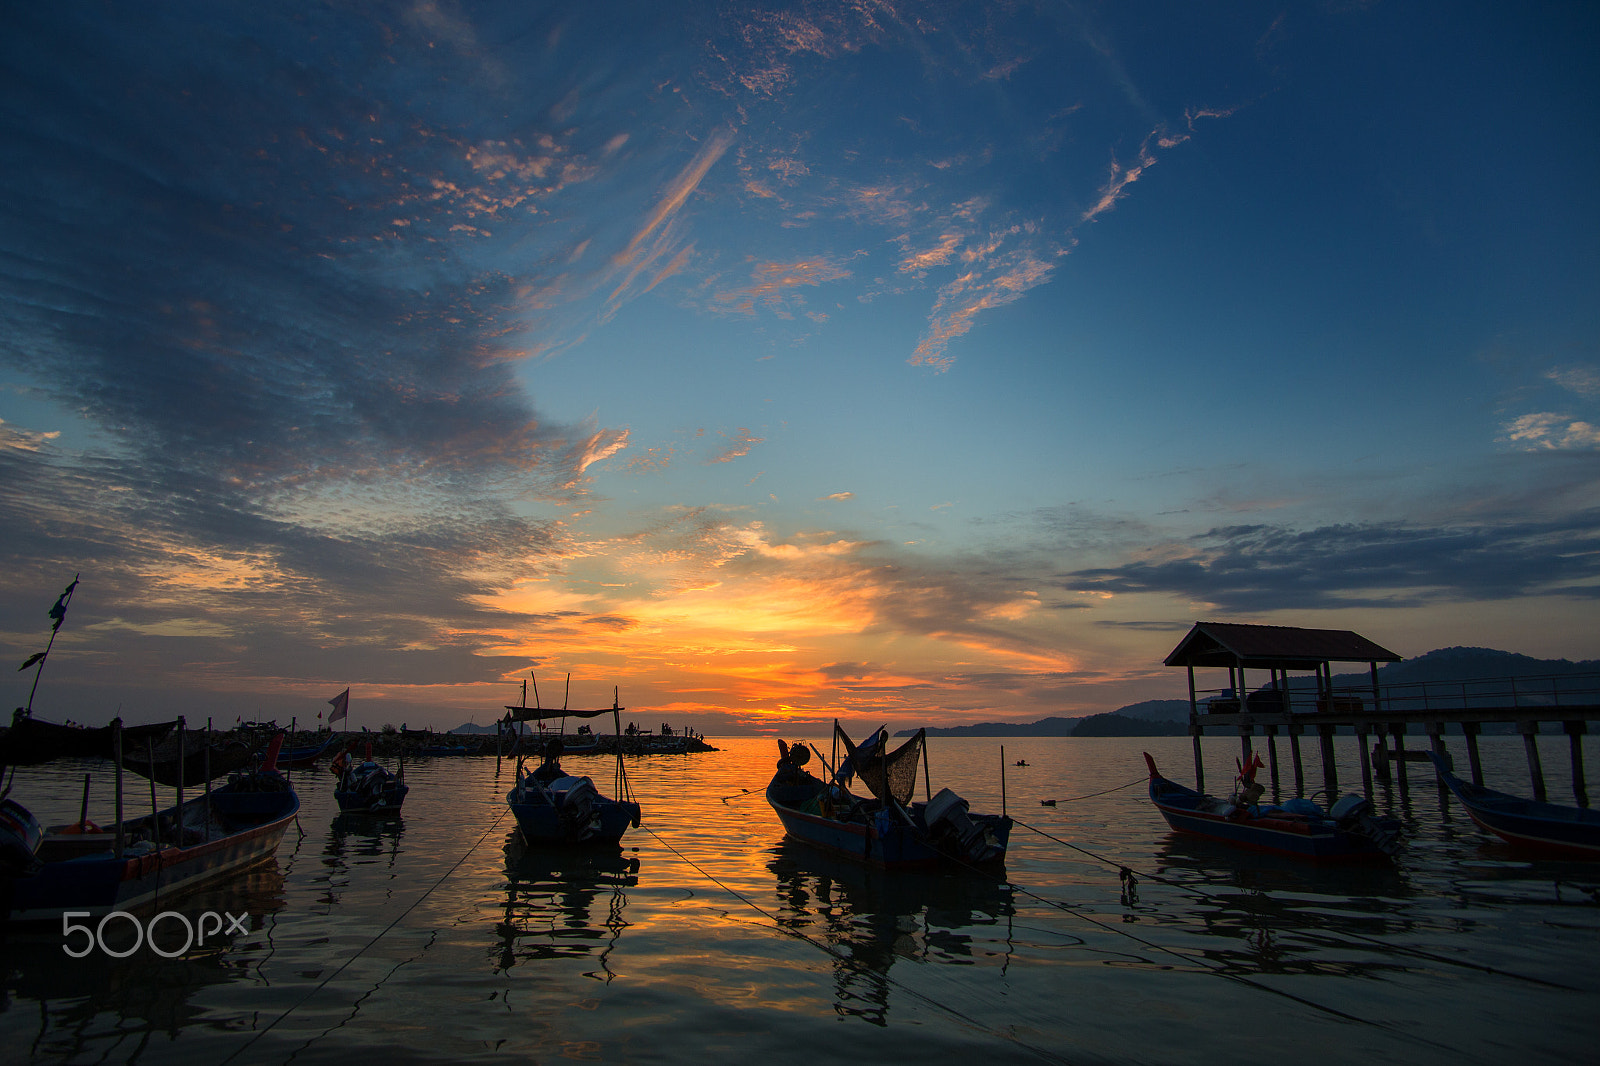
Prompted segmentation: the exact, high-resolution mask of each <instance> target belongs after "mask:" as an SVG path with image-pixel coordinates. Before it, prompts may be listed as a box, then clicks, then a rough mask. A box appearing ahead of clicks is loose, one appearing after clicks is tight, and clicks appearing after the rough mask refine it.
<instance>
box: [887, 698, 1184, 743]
mask: <svg viewBox="0 0 1600 1066" xmlns="http://www.w3.org/2000/svg"><path fill="white" fill-rule="evenodd" d="M1184 706H1185V707H1188V706H1189V705H1188V704H1187V703H1185V704H1184ZM1081 721H1083V719H1082V718H1041V719H1040V720H1039V721H1037V722H1026V723H1024V722H979V723H978V724H977V725H956V726H948V727H946V728H943V729H940V728H934V727H929V729H928V735H929V736H930V737H1070V736H1071V735H1072V731H1073V730H1074V729H1075V728H1077V725H1078V723H1079V722H1081ZM915 733H916V730H915V729H902V730H900V731H899V732H898V733H896V734H895V736H897V737H909V736H913V735H915Z"/></svg>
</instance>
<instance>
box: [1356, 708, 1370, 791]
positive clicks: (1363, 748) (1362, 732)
mask: <svg viewBox="0 0 1600 1066" xmlns="http://www.w3.org/2000/svg"><path fill="white" fill-rule="evenodd" d="M1356 751H1358V752H1360V753H1361V793H1362V795H1364V796H1366V797H1367V799H1369V800H1370V799H1372V753H1371V752H1369V751H1368V750H1367V723H1365V722H1357V723H1356Z"/></svg>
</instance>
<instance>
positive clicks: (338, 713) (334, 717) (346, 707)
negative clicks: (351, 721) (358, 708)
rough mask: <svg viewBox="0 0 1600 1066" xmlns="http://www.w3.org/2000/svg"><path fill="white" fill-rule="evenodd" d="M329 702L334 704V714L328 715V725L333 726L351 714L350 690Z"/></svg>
mask: <svg viewBox="0 0 1600 1066" xmlns="http://www.w3.org/2000/svg"><path fill="white" fill-rule="evenodd" d="M328 702H329V703H331V704H333V713H332V714H330V715H328V724H329V725H332V724H333V723H335V722H337V721H338V720H339V719H341V718H343V717H345V716H346V715H347V714H349V713H350V690H349V689H345V690H344V691H343V692H341V693H339V694H338V695H337V696H335V697H334V698H333V699H331V700H329V701H328Z"/></svg>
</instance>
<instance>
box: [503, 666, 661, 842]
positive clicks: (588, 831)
mask: <svg viewBox="0 0 1600 1066" xmlns="http://www.w3.org/2000/svg"><path fill="white" fill-rule="evenodd" d="M526 703H527V700H526V698H524V700H523V704H524V705H523V706H520V707H511V706H507V707H506V712H507V717H508V718H509V719H510V720H511V721H513V722H523V721H528V720H530V719H532V720H536V721H542V720H543V719H544V718H545V717H555V716H556V715H558V714H559V715H560V716H561V717H563V718H568V717H571V718H598V717H600V716H601V715H606V714H609V715H611V716H612V719H613V721H614V722H615V723H616V724H617V726H618V727H619V730H618V731H619V732H620V726H621V714H622V711H623V709H624V708H622V707H620V706H618V705H617V701H616V700H615V699H614V698H613V700H612V701H611V706H610V707H607V708H604V709H602V710H597V711H573V710H568V709H567V708H565V707H563V708H562V709H561V710H560V711H559V712H558V711H554V710H551V711H544V710H542V709H541V708H539V707H538V706H534V707H528V706H526ZM565 753H566V745H565V744H564V742H563V741H562V740H561V739H560V738H559V737H551V738H550V739H548V740H546V741H545V744H544V751H543V753H542V761H541V762H540V764H539V765H538V766H537V767H535V768H534V769H532V770H529V769H527V767H526V766H525V764H524V757H523V756H521V755H519V756H517V778H516V780H517V783H516V786H515V787H514V788H512V789H511V791H510V792H507V793H506V803H507V804H509V805H510V807H511V813H512V814H513V815H515V816H516V819H517V829H518V830H519V831H520V832H521V833H522V839H523V840H524V841H525V842H527V843H528V844H531V845H547V844H615V843H616V842H617V841H619V840H621V839H622V835H623V834H624V833H626V832H627V831H628V828H629V826H632V827H635V828H637V827H638V825H639V823H640V820H641V818H642V817H643V811H642V810H641V808H640V806H639V804H638V803H637V802H636V801H635V800H634V798H633V793H632V790H631V789H630V788H629V787H628V773H627V770H626V768H625V767H624V766H623V762H622V752H621V751H620V750H619V751H618V752H617V753H616V770H615V773H614V777H613V779H612V791H613V793H614V794H615V798H612V797H611V796H606V795H604V794H603V793H601V792H600V790H599V789H598V788H596V787H595V783H594V780H593V779H592V778H589V777H583V776H577V775H572V774H568V773H567V772H566V771H565V770H563V769H562V768H561V756H562V755H564V754H565Z"/></svg>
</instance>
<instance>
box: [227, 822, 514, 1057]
mask: <svg viewBox="0 0 1600 1066" xmlns="http://www.w3.org/2000/svg"><path fill="white" fill-rule="evenodd" d="M510 812H511V808H510V807H509V806H508V807H504V808H502V809H501V811H500V813H499V814H498V815H496V816H495V819H494V821H493V822H490V823H489V828H487V829H485V830H484V831H483V835H482V836H480V837H478V839H477V840H476V841H474V842H473V845H472V847H470V848H468V849H467V850H466V851H465V852H464V853H462V856H461V858H459V859H457V860H456V861H455V865H453V866H451V867H450V869H448V870H446V871H445V872H444V873H443V874H441V875H440V877H439V879H438V880H437V881H435V882H434V883H433V884H431V885H429V886H428V887H427V889H426V890H424V891H423V893H422V895H420V896H418V897H417V898H416V899H414V900H412V901H411V903H410V905H408V906H407V907H406V909H405V910H403V911H401V912H400V913H399V914H397V915H395V918H394V920H393V921H392V922H390V923H389V924H388V925H386V926H384V927H383V928H382V929H381V930H379V931H378V934H377V935H376V936H374V937H373V938H372V939H371V940H369V941H367V942H366V943H365V944H363V945H362V946H361V947H360V948H358V949H357V950H356V951H355V952H353V953H352V954H351V955H350V957H349V958H347V959H345V960H344V962H342V963H340V964H339V967H338V969H336V970H334V971H333V972H332V973H330V974H329V975H328V976H326V977H324V978H323V979H322V980H321V981H318V982H317V985H316V987H315V988H313V989H311V991H309V992H307V993H306V994H305V995H303V996H301V997H300V999H299V1000H298V1001H297V1002H295V1003H293V1004H291V1005H290V1006H289V1007H288V1008H287V1009H285V1010H284V1012H283V1013H282V1014H280V1015H278V1016H277V1017H276V1018H274V1019H272V1021H270V1022H268V1023H267V1024H266V1025H265V1026H263V1027H262V1028H260V1029H258V1030H256V1032H255V1033H254V1035H252V1036H251V1037H250V1039H249V1040H246V1041H245V1042H244V1043H243V1044H240V1045H239V1046H238V1047H236V1048H234V1049H233V1051H232V1052H231V1053H230V1054H229V1055H228V1056H227V1057H225V1058H223V1059H221V1060H219V1062H218V1066H227V1064H228V1063H230V1062H232V1061H233V1060H234V1059H236V1058H238V1057H239V1056H240V1055H242V1054H244V1053H245V1052H246V1051H248V1050H250V1048H251V1046H252V1045H254V1044H255V1042H256V1041H257V1040H260V1039H261V1038H262V1037H263V1036H265V1035H267V1033H269V1032H271V1031H272V1030H273V1029H274V1028H275V1027H277V1025H278V1024H279V1023H280V1022H282V1021H283V1020H284V1019H285V1018H287V1017H289V1015H291V1014H293V1013H294V1012H295V1011H297V1010H299V1009H300V1008H301V1007H303V1006H305V1005H306V1003H307V1002H308V1001H310V999H311V997H312V996H314V995H316V994H317V993H318V992H321V991H322V990H323V989H324V988H326V987H327V986H328V983H329V982H330V981H332V980H333V979H334V978H335V977H338V976H339V975H340V974H341V973H344V971H345V967H347V966H349V965H350V964H351V963H352V962H355V961H356V960H357V959H359V958H360V957H361V956H362V955H365V954H366V953H367V951H368V949H370V948H371V947H372V946H373V945H374V944H376V943H377V942H378V941H380V940H382V939H383V938H384V937H385V936H386V935H388V933H389V932H390V931H391V930H392V929H394V927H395V926H397V925H399V924H400V923H401V922H402V921H403V920H404V919H405V917H406V916H407V915H408V914H410V913H411V912H412V911H414V910H416V908H417V906H418V904H420V903H421V902H422V901H423V900H425V899H427V898H428V897H429V896H431V895H433V893H434V890H435V889H437V888H438V887H439V886H440V885H442V884H444V883H445V881H446V880H447V879H449V877H450V875H451V874H453V873H455V872H456V871H457V870H459V869H460V868H461V864H462V863H464V862H466V861H467V859H468V858H469V857H470V856H471V855H472V853H473V852H475V851H477V850H478V848H479V846H480V845H482V844H483V842H484V841H485V840H487V839H488V838H489V834H490V833H492V832H494V831H495V828H496V827H497V826H498V825H499V824H500V822H501V820H502V819H504V818H505V816H506V815H507V814H509V813H510ZM396 969H398V967H396ZM302 1050H304V1048H301V1049H299V1050H297V1051H295V1052H294V1054H295V1055H298V1054H299V1053H300V1051H302ZM290 1057H291V1058H292V1057H293V1055H291V1056H290Z"/></svg>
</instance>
